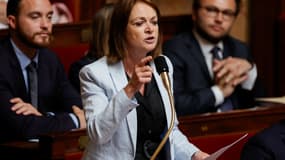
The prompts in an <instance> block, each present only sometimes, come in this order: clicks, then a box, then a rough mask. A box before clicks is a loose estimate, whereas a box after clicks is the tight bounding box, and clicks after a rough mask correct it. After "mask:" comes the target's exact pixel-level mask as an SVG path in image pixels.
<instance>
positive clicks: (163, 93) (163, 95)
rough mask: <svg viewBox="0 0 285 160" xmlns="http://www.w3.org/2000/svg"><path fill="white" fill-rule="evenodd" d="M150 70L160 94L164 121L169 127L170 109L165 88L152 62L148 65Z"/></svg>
mask: <svg viewBox="0 0 285 160" xmlns="http://www.w3.org/2000/svg"><path fill="white" fill-rule="evenodd" d="M150 66H151V68H152V69H153V75H154V77H153V78H154V79H155V81H156V84H157V86H158V89H159V92H160V94H161V98H162V101H163V104H164V109H165V113H166V119H167V127H169V125H170V120H171V108H170V100H169V96H168V93H167V90H166V88H165V87H164V84H163V83H162V80H161V78H160V75H159V74H158V73H157V71H156V68H155V65H154V62H153V61H152V62H151V63H150Z"/></svg>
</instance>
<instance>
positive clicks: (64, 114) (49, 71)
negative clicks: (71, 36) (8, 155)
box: [0, 0, 86, 142]
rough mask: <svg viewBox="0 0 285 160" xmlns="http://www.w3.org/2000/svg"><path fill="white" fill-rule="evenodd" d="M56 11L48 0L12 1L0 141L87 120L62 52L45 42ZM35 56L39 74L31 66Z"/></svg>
mask: <svg viewBox="0 0 285 160" xmlns="http://www.w3.org/2000/svg"><path fill="white" fill-rule="evenodd" d="M52 13H53V12H52V7H51V4H50V2H49V0H40V1H38V0H9V1H8V4H7V19H8V25H9V33H10V36H9V37H7V38H6V39H4V40H2V41H1V42H0V102H1V103H0V121H1V122H2V125H1V131H0V142H4V141H11V140H19V139H30V138H37V136H39V135H40V134H44V133H49V132H57V131H67V130H71V129H74V128H84V127H85V126H86V122H85V117H84V112H83V110H81V109H80V108H79V107H81V106H82V104H81V99H80V96H79V94H78V93H77V92H76V91H75V90H74V89H73V88H72V86H71V85H70V83H69V82H68V80H67V77H66V75H65V72H64V69H63V65H62V64H61V63H60V61H59V59H58V58H57V56H56V55H55V54H54V53H52V52H51V51H50V50H48V49H46V48H45V47H46V46H48V45H49V44H50V41H51V32H52V24H51V18H52ZM31 62H32V64H34V66H35V70H36V71H35V72H36V74H33V76H35V77H34V78H32V76H29V70H28V69H27V67H28V66H29V64H30V63H31ZM30 79H35V80H34V81H33V82H30V81H29V80H30ZM36 79H37V80H36ZM32 86H34V88H33V89H32ZM30 93H35V94H30Z"/></svg>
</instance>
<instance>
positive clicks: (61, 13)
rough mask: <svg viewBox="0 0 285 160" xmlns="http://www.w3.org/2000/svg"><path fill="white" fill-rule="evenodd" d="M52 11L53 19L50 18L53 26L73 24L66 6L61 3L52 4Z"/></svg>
mask: <svg viewBox="0 0 285 160" xmlns="http://www.w3.org/2000/svg"><path fill="white" fill-rule="evenodd" d="M52 9H53V17H52V23H53V24H62V23H72V22H73V17H72V14H71V12H70V10H69V8H68V7H67V6H66V4H64V3H62V2H54V3H52Z"/></svg>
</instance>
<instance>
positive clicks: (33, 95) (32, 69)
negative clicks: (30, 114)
mask: <svg viewBox="0 0 285 160" xmlns="http://www.w3.org/2000/svg"><path fill="white" fill-rule="evenodd" d="M27 73H28V82H29V93H30V99H31V104H32V105H33V106H34V107H35V108H37V106H38V73H37V64H36V62H34V61H32V62H31V63H30V64H29V65H28V66H27Z"/></svg>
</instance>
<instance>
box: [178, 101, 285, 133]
mask: <svg viewBox="0 0 285 160" xmlns="http://www.w3.org/2000/svg"><path fill="white" fill-rule="evenodd" d="M281 119H285V105H283V104H271V105H270V106H267V107H256V108H249V109H242V110H233V111H230V112H223V113H206V114H201V115H193V116H185V117H179V122H180V123H179V128H180V129H181V130H182V131H183V133H184V134H186V135H187V136H188V137H197V136H206V135H215V134H223V133H232V132H256V131H259V130H261V129H263V128H265V127H268V126H270V125H272V124H273V123H276V122H278V121H280V120H281Z"/></svg>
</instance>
